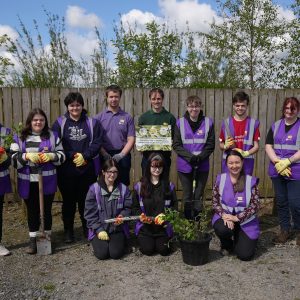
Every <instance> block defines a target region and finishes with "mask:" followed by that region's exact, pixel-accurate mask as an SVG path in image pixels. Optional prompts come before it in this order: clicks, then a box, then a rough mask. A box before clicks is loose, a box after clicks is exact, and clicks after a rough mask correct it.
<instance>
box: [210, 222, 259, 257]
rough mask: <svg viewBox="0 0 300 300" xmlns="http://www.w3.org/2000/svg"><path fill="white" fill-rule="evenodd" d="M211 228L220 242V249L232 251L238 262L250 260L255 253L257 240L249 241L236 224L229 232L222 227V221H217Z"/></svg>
mask: <svg viewBox="0 0 300 300" xmlns="http://www.w3.org/2000/svg"><path fill="white" fill-rule="evenodd" d="M213 227H214V230H215V233H216V235H217V236H218V237H219V239H220V241H221V248H222V249H226V250H228V251H233V250H234V252H235V253H236V255H237V257H238V258H239V259H240V260H245V261H247V260H251V258H252V257H253V255H254V253H255V247H256V244H257V239H256V240H251V239H250V238H249V237H248V236H247V234H246V233H245V232H244V231H243V230H242V229H241V227H240V226H239V224H237V223H235V226H234V229H233V230H231V229H229V228H228V227H227V226H225V225H224V221H223V220H222V219H219V220H217V221H216V222H215V224H214V226H213Z"/></svg>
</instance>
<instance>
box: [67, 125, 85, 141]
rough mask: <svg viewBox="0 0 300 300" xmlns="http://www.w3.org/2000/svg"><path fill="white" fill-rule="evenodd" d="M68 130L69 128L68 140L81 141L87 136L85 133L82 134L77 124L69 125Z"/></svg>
mask: <svg viewBox="0 0 300 300" xmlns="http://www.w3.org/2000/svg"><path fill="white" fill-rule="evenodd" d="M69 130H71V132H70V140H72V141H81V140H84V139H85V138H86V137H87V135H86V134H85V133H84V134H82V131H83V129H79V128H78V126H71V127H69Z"/></svg>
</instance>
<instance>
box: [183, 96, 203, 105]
mask: <svg viewBox="0 0 300 300" xmlns="http://www.w3.org/2000/svg"><path fill="white" fill-rule="evenodd" d="M185 103H186V105H190V104H192V103H196V104H199V105H200V106H201V104H202V101H201V99H200V98H199V97H198V96H196V95H193V96H188V97H187V98H186V100H185Z"/></svg>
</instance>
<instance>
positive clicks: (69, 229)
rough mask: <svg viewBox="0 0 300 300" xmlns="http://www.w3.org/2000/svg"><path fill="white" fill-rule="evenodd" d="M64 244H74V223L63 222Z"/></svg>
mask: <svg viewBox="0 0 300 300" xmlns="http://www.w3.org/2000/svg"><path fill="white" fill-rule="evenodd" d="M64 230H65V233H64V236H65V243H67V244H70V243H74V221H72V220H64Z"/></svg>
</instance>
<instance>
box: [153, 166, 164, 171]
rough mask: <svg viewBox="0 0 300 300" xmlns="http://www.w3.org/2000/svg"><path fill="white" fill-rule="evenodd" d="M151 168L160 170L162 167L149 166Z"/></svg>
mask: <svg viewBox="0 0 300 300" xmlns="http://www.w3.org/2000/svg"><path fill="white" fill-rule="evenodd" d="M151 168H152V169H154V170H162V168H163V167H157V166H151Z"/></svg>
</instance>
